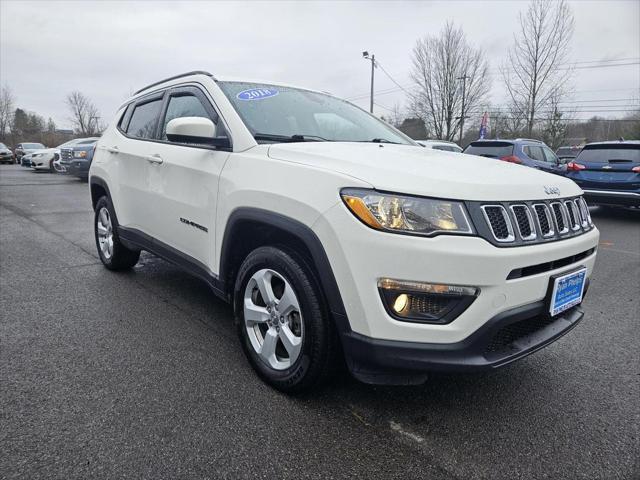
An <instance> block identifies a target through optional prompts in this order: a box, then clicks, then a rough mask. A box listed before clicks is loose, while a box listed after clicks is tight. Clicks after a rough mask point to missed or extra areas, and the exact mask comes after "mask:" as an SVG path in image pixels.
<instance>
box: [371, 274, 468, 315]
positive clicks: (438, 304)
mask: <svg viewBox="0 0 640 480" xmlns="http://www.w3.org/2000/svg"><path fill="white" fill-rule="evenodd" d="M378 290H379V292H380V296H381V297H382V302H383V304H384V306H385V309H386V310H387V312H388V313H389V314H390V315H391V316H392V317H393V318H395V319H397V320H403V321H408V322H421V323H440V324H444V323H449V322H451V321H453V320H454V319H455V318H457V317H458V316H459V315H460V314H461V313H462V312H464V311H465V310H466V309H467V308H468V307H469V305H471V304H472V303H473V301H474V300H475V299H476V297H477V296H478V293H479V289H478V288H476V287H469V286H462V285H445V284H434V283H423V282H412V281H406V280H394V279H391V278H381V279H379V280H378Z"/></svg>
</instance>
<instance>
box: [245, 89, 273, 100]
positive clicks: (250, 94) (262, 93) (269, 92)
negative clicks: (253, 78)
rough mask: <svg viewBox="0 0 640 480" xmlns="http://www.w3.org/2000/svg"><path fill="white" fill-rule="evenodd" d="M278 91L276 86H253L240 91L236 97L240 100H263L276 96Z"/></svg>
mask: <svg viewBox="0 0 640 480" xmlns="http://www.w3.org/2000/svg"><path fill="white" fill-rule="evenodd" d="M278 93H279V92H278V90H276V89H275V88H251V89H249V90H243V91H242V92H240V93H238V94H237V95H236V98H238V99H239V100H262V99H263V98H269V97H275V96H276V95H278Z"/></svg>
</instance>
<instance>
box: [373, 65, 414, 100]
mask: <svg viewBox="0 0 640 480" xmlns="http://www.w3.org/2000/svg"><path fill="white" fill-rule="evenodd" d="M376 63H377V64H378V66H379V67H380V69H381V70H382V71H383V72H384V74H385V75H386V76H387V77H389V80H391V81H392V82H393V83H395V84H396V85H397V86H398V88H400V90H402V91H403V92H404V93H406V94H407V95H411V94H410V93H409V92H408V91H407V90H405V88H404V87H403V86H402V85H400V84H399V83H398V82H396V80H395V78H393V77H392V76H391V74H390V73H389V72H387V71H386V70H385V68H384V67H383V66H382V64H381V63H380V62H379V61H378V62H376Z"/></svg>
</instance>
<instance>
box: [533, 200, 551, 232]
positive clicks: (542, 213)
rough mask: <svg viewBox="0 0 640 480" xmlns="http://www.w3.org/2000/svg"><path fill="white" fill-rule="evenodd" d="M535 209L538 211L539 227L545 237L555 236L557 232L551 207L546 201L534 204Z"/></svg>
mask: <svg viewBox="0 0 640 480" xmlns="http://www.w3.org/2000/svg"><path fill="white" fill-rule="evenodd" d="M533 209H534V211H535V212H536V219H537V221H538V229H539V231H540V234H541V235H542V237H543V238H549V237H553V235H554V234H555V233H556V232H555V230H554V229H553V220H552V219H551V213H550V212H549V207H548V206H547V205H545V204H544V203H536V204H535V205H533Z"/></svg>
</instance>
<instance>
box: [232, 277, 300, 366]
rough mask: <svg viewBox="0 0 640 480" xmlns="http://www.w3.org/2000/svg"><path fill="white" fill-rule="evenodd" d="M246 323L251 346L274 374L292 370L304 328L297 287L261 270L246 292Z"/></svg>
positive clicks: (298, 352)
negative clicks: (296, 291)
mask: <svg viewBox="0 0 640 480" xmlns="http://www.w3.org/2000/svg"><path fill="white" fill-rule="evenodd" d="M243 311H244V323H245V328H246V330H247V335H248V337H249V341H250V342H251V346H252V347H253V349H254V351H255V352H256V353H257V354H258V356H259V357H260V359H261V360H262V361H263V362H265V363H266V364H267V365H269V366H270V367H271V368H273V369H274V370H285V369H287V368H289V367H291V366H292V365H293V364H294V363H295V362H296V360H297V359H298V357H299V356H300V352H301V350H302V339H303V335H304V325H303V323H302V313H301V311H300V302H299V301H298V297H297V296H296V294H295V292H294V290H293V287H292V286H291V285H290V284H289V282H288V281H287V280H286V279H285V278H284V277H283V276H282V275H281V274H279V273H278V272H276V271H275V270H271V269H262V270H258V271H257V272H255V273H254V274H253V276H252V277H251V278H250V279H249V282H248V283H247V286H246V288H245V292H244V303H243Z"/></svg>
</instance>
